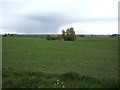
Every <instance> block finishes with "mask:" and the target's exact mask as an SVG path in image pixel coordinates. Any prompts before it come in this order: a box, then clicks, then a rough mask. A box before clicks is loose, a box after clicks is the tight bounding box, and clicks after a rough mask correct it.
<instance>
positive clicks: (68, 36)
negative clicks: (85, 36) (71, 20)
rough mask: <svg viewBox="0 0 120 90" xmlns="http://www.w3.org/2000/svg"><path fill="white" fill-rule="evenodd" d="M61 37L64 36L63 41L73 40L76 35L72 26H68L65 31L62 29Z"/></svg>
mask: <svg viewBox="0 0 120 90" xmlns="http://www.w3.org/2000/svg"><path fill="white" fill-rule="evenodd" d="M62 37H63V38H64V40H65V41H75V40H76V35H75V31H74V29H73V27H71V28H68V29H67V30H66V32H65V31H64V30H62Z"/></svg>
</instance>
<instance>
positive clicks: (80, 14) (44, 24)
mask: <svg viewBox="0 0 120 90" xmlns="http://www.w3.org/2000/svg"><path fill="white" fill-rule="evenodd" d="M18 1H19V0H18ZM18 1H17V2H16V1H10V0H8V1H6V0H5V1H3V0H1V1H0V34H4V33H21V34H48V33H54V34H55V33H61V31H62V30H63V29H64V30H66V29H67V28H70V27H73V28H74V30H75V32H76V33H77V34H114V33H118V1H119V0H39V1H37V0H35V1H30V0H29V1H26V0H24V1H19V2H18Z"/></svg>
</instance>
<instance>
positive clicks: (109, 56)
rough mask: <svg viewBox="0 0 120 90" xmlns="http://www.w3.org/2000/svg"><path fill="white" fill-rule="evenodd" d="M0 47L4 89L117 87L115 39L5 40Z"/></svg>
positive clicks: (12, 38) (20, 38) (9, 38)
mask: <svg viewBox="0 0 120 90" xmlns="http://www.w3.org/2000/svg"><path fill="white" fill-rule="evenodd" d="M2 44H3V48H2V49H3V57H2V58H3V61H2V64H3V87H4V88H7V87H9V88H10V87H11V88H12V87H18V88H19V87H20V88H29V87H34V88H39V87H41V88H47V87H51V88H55V87H63V88H65V87H73V88H84V87H91V88H99V87H108V88H109V87H118V82H117V79H118V41H117V38H112V37H94V38H93V37H92V38H80V39H78V40H77V41H47V40H45V39H40V38H33V37H32V38H30V37H29V38H24V37H19V38H18V37H5V38H3V43H2ZM71 71H72V72H71ZM57 80H58V81H59V84H57V83H58V81H57Z"/></svg>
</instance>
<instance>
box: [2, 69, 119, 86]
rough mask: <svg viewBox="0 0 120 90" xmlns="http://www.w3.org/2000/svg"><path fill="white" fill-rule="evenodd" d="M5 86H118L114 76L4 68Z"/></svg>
mask: <svg viewBox="0 0 120 90" xmlns="http://www.w3.org/2000/svg"><path fill="white" fill-rule="evenodd" d="M3 70H4V71H3V75H2V76H3V88H18V87H19V88H103V87H104V88H117V87H118V81H117V79H114V78H95V77H90V76H85V75H80V73H79V72H73V71H71V72H68V73H62V74H58V73H54V74H50V73H45V72H33V71H21V70H19V71H18V70H15V69H13V68H10V67H7V68H3Z"/></svg>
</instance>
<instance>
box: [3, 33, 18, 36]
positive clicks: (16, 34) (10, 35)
mask: <svg viewBox="0 0 120 90" xmlns="http://www.w3.org/2000/svg"><path fill="white" fill-rule="evenodd" d="M16 35H17V34H10V33H8V34H7V33H5V34H4V35H3V37H7V36H10V37H14V36H16Z"/></svg>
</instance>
